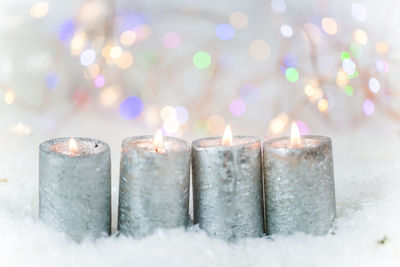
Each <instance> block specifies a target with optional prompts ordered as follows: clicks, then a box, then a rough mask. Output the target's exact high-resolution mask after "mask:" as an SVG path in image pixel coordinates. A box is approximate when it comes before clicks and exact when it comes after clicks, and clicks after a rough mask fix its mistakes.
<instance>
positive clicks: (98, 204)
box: [39, 138, 111, 241]
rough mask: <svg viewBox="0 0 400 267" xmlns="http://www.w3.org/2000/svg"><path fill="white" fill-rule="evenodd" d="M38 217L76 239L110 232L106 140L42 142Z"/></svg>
mask: <svg viewBox="0 0 400 267" xmlns="http://www.w3.org/2000/svg"><path fill="white" fill-rule="evenodd" d="M39 218H40V220H41V221H43V222H44V223H46V224H47V225H49V226H51V227H53V228H55V229H56V230H58V231H62V232H65V233H66V234H67V235H68V236H70V237H71V238H73V239H75V240H76V241H81V240H82V239H84V238H92V239H93V238H97V237H101V236H103V235H109V234H110V230H111V161H110V149H109V147H108V145H107V144H105V143H103V142H101V141H98V140H94V139H89V138H74V139H70V138H59V139H54V140H49V141H46V142H44V143H42V144H41V145H40V152H39Z"/></svg>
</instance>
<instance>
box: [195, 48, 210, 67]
mask: <svg viewBox="0 0 400 267" xmlns="http://www.w3.org/2000/svg"><path fill="white" fill-rule="evenodd" d="M193 64H194V65H195V66H196V68H199V69H206V68H208V67H209V66H210V64H211V56H210V54H208V53H207V52H203V51H200V52H197V53H196V54H194V56H193Z"/></svg>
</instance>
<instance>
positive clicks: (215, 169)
mask: <svg viewBox="0 0 400 267" xmlns="http://www.w3.org/2000/svg"><path fill="white" fill-rule="evenodd" d="M220 144H221V138H205V139H199V140H196V141H194V142H193V144H192V175H193V216H194V223H195V224H199V226H200V228H201V229H203V230H205V231H206V232H207V233H208V234H209V235H210V236H213V237H218V238H221V239H224V240H228V241H234V240H236V239H239V238H247V237H259V236H262V235H263V233H264V230H263V229H264V227H263V221H264V220H263V198H262V172H261V149H260V141H259V140H258V139H257V138H255V137H246V136H235V137H234V138H233V144H232V145H231V146H221V145H220Z"/></svg>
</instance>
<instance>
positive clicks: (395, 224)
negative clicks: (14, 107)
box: [0, 132, 400, 267]
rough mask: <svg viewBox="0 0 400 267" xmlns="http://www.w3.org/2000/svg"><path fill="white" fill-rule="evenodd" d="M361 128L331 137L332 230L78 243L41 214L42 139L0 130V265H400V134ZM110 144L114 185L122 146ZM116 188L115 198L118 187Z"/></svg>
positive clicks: (172, 234)
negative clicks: (384, 135)
mask: <svg viewBox="0 0 400 267" xmlns="http://www.w3.org/2000/svg"><path fill="white" fill-rule="evenodd" d="M362 133H363V132H360V134H355V135H353V136H350V137H345V138H344V137H337V138H335V139H334V158H335V179H336V199H337V215H338V218H337V227H336V230H335V234H334V235H328V236H319V237H313V236H306V235H304V234H296V235H293V236H288V237H282V236H275V237H273V238H272V239H273V240H272V239H271V238H260V239H250V240H243V241H241V242H239V243H237V244H227V243H225V242H223V241H220V240H216V239H211V238H209V237H207V236H206V234H205V233H204V232H202V231H198V230H196V229H191V230H189V231H186V232H185V231H184V230H183V229H174V230H168V231H158V232H157V233H155V234H154V235H152V236H150V237H148V238H145V239H141V240H134V239H131V238H126V237H116V236H112V237H109V238H104V239H100V240H97V241H94V242H93V241H85V242H83V243H81V244H76V243H74V242H73V241H72V240H70V239H69V238H67V237H65V236H64V235H63V234H61V233H56V232H54V231H52V230H51V229H49V228H47V227H46V226H45V225H43V224H41V223H40V222H39V221H38V220H37V208H38V177H37V160H38V159H37V154H38V152H37V145H38V143H39V142H40V141H42V140H43V139H42V138H39V137H30V138H28V137H15V136H11V135H10V134H3V135H2V136H1V138H0V147H1V151H2V153H1V154H0V164H1V165H0V179H2V180H1V182H0V266H5V267H6V266H7V267H9V266H41V267H46V266H97V267H100V266H157V267H159V266H185V267H187V266H202V267H204V266H207V267H211V266H219V267H220V266H229V267H234V266H263V267H265V266H269V267H274V266H290V267H292V266H298V267H300V266H305V267H310V266H319V267H320V266H324V267H328V266H352V267H354V266H363V267H366V266H380V267H381V266H396V265H397V266H399V264H400V193H399V192H400V179H399V176H400V153H398V151H400V139H399V138H398V137H394V138H392V139H390V138H389V139H379V138H373V137H367V136H365V133H364V135H362ZM33 140H34V141H33ZM106 141H107V140H106ZM118 142H119V140H118ZM118 142H117V141H115V143H116V144H117V143H118ZM111 145H112V147H113V149H112V150H113V152H112V153H113V154H112V156H113V182H114V187H115V185H116V184H117V177H118V161H119V155H118V154H119V152H118V149H119V146H118V145H115V144H111ZM4 179H7V180H6V181H5V180H4ZM113 193H114V200H115V199H116V198H115V194H116V190H115V189H114V190H113ZM115 207H116V203H115V202H114V208H115ZM114 225H115V212H114Z"/></svg>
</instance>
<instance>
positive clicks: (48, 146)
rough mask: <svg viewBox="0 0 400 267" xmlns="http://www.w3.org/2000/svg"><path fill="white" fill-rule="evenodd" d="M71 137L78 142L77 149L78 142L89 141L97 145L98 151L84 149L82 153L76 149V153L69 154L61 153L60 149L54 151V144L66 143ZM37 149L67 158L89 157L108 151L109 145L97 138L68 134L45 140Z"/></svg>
mask: <svg viewBox="0 0 400 267" xmlns="http://www.w3.org/2000/svg"><path fill="white" fill-rule="evenodd" d="M71 138H74V139H75V141H76V142H77V143H78V149H79V143H80V142H90V143H96V144H98V145H99V146H98V151H90V152H87V151H86V152H85V151H84V153H82V152H81V151H78V152H77V154H76V155H73V156H71V155H68V154H66V153H63V152H60V151H55V150H53V149H52V148H53V147H54V146H55V145H58V144H60V143H63V142H66V143H67V144H68V143H69V140H70V139H71ZM39 149H40V150H41V151H42V152H44V153H48V154H51V153H54V154H57V155H60V156H65V157H67V158H84V157H91V156H95V155H100V154H104V153H109V151H110V146H109V145H108V144H107V143H105V142H103V141H101V140H99V139H94V138H90V137H79V136H69V137H58V138H54V139H49V140H46V141H44V142H42V143H41V144H40V145H39Z"/></svg>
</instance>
